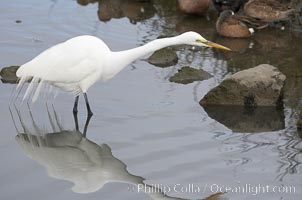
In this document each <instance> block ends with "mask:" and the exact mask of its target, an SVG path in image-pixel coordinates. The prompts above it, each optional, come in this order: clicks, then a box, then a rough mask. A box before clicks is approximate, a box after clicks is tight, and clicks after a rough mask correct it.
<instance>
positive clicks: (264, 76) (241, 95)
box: [199, 64, 286, 107]
mask: <svg viewBox="0 0 302 200" xmlns="http://www.w3.org/2000/svg"><path fill="white" fill-rule="evenodd" d="M285 78H286V77H285V75H284V74H282V73H281V72H280V71H279V70H278V69H277V68H275V67H274V66H272V65H268V64H262V65H258V66H256V67H254V68H251V69H247V70H243V71H240V72H237V73H235V74H233V75H232V76H230V77H229V78H227V79H225V80H224V81H223V82H222V83H221V84H220V85H219V86H217V87H215V88H214V89H212V90H211V91H210V92H209V93H208V94H206V95H205V97H204V98H203V99H202V100H201V101H200V102H199V103H200V105H238V106H247V107H257V106H279V105H281V104H282V101H281V100H282V97H283V86H284V81H285Z"/></svg>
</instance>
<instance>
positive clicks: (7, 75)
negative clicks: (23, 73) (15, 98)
mask: <svg viewBox="0 0 302 200" xmlns="http://www.w3.org/2000/svg"><path fill="white" fill-rule="evenodd" d="M19 67H20V66H10V67H4V68H2V70H1V71H0V76H1V81H2V82H3V83H17V80H18V77H17V76H16V72H17V70H18V69H19Z"/></svg>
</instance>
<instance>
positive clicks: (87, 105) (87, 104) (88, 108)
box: [84, 93, 93, 116]
mask: <svg viewBox="0 0 302 200" xmlns="http://www.w3.org/2000/svg"><path fill="white" fill-rule="evenodd" d="M84 98H85V102H86V107H87V112H88V115H91V116H92V115H93V113H92V112H91V109H90V105H89V102H88V97H87V94H86V93H84Z"/></svg>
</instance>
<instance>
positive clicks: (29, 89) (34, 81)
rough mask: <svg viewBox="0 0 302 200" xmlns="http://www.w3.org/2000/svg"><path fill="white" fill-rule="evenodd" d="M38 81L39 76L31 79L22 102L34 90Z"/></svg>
mask: <svg viewBox="0 0 302 200" xmlns="http://www.w3.org/2000/svg"><path fill="white" fill-rule="evenodd" d="M38 81H39V78H36V77H34V78H33V79H32V80H31V82H30V84H29V86H28V87H27V89H26V92H25V95H24V97H23V100H22V102H23V101H24V100H25V99H26V97H27V96H28V95H29V94H30V93H31V91H32V89H33V86H34V85H35V84H36V83H37V82H38Z"/></svg>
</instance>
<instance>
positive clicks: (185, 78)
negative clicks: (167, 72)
mask: <svg viewBox="0 0 302 200" xmlns="http://www.w3.org/2000/svg"><path fill="white" fill-rule="evenodd" d="M211 77H212V75H211V74H209V73H208V72H206V71H204V70H202V69H195V68H192V67H188V66H186V67H183V68H181V69H180V70H178V72H177V73H176V74H174V75H173V76H172V77H170V78H169V81H171V82H175V83H181V84H188V83H192V82H194V81H203V80H207V79H209V78H211Z"/></svg>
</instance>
